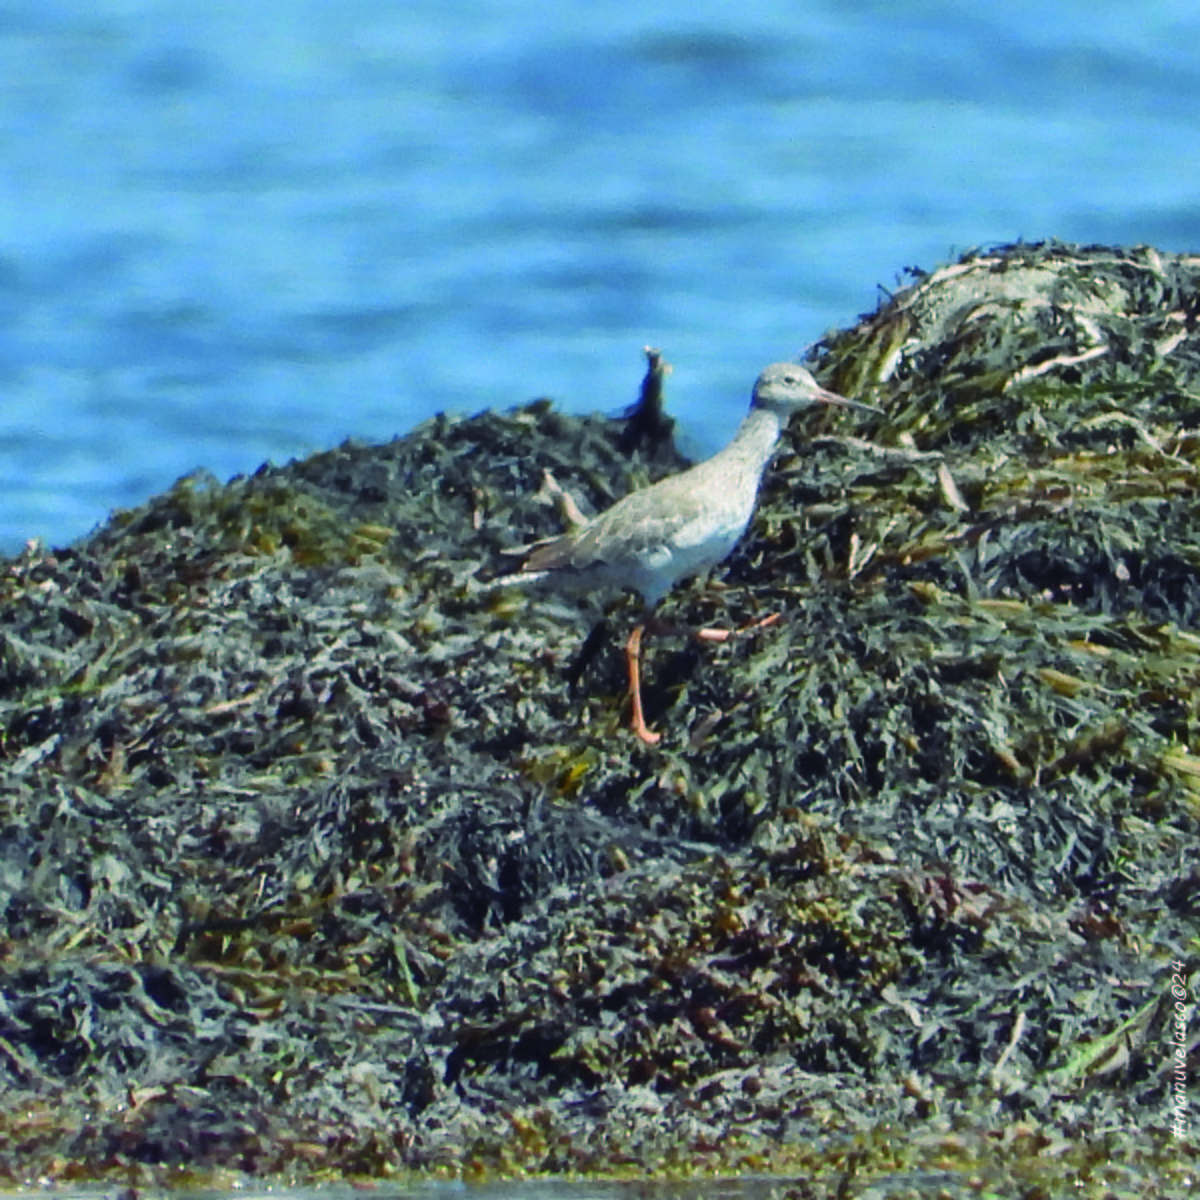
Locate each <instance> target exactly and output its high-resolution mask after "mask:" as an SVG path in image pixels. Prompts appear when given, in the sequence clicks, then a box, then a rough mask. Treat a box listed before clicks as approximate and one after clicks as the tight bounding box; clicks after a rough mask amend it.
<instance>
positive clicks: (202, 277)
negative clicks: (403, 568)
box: [0, 0, 1200, 551]
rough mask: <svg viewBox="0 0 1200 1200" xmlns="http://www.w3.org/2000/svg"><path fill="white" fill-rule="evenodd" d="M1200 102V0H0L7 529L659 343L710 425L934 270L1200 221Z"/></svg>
mask: <svg viewBox="0 0 1200 1200" xmlns="http://www.w3.org/2000/svg"><path fill="white" fill-rule="evenodd" d="M985 9H986V10H990V11H983V10H985ZM451 14H452V15H451ZM1198 96H1200V7H1197V6H1196V5H1195V4H1193V3H1190V0H1143V3H1141V4H1138V5H1101V6H1097V5H1095V4H1094V3H1090V2H1087V3H1085V2H1082V0H1067V2H1064V3H1060V4H1056V5H1046V4H1042V3H1038V4H1034V3H1030V2H1029V0H1012V2H1010V3H1009V4H1007V5H1003V6H999V5H996V6H991V5H989V6H979V5H962V4H959V3H957V2H956V0H911V2H909V3H905V4H894V3H888V4H884V3H861V4H855V5H853V6H851V5H846V4H844V3H841V2H840V0H807V2H805V3H795V2H788V3H785V2H784V0H743V3H741V4H738V5H728V4H724V3H716V2H715V0H691V3H689V4H688V5H685V6H681V5H677V4H672V3H667V2H665V0H639V2H638V3H636V4H634V3H631V2H629V0H612V2H611V3H608V4H604V5H599V4H595V3H579V2H578V0H562V2H560V3H559V4H558V5H554V6H547V5H543V4H538V3H533V2H532V0H506V2H505V3H500V2H499V0H461V2H460V3H458V4H455V5H453V6H447V5H445V4H444V3H442V2H441V0H403V3H401V2H399V0H396V2H392V3H389V2H387V0H276V2H275V3H272V4H269V5H253V4H246V3H244V0H236V2H233V0H159V2H158V3H156V4H153V5H146V4H135V3H130V2H129V0H91V2H90V3H88V4H87V5H79V4H75V3H71V2H70V0H8V2H5V3H0V200H2V203H0V384H2V389H3V390H2V392H0V397H2V407H0V483H2V486H3V501H2V503H0V550H4V551H12V550H15V549H16V548H18V547H19V546H20V544H21V543H22V542H23V541H24V539H26V538H28V537H31V536H38V537H41V538H43V539H45V540H48V541H49V542H51V543H52V544H61V543H64V542H67V541H70V540H73V539H75V538H77V537H80V536H82V535H83V534H85V533H86V532H87V531H88V530H89V529H90V528H92V527H93V526H95V525H96V524H97V523H98V522H100V521H102V520H103V519H104V518H105V517H106V516H107V514H108V513H109V511H110V510H111V509H112V508H114V507H117V506H125V505H132V504H136V503H138V502H139V501H141V500H143V499H145V498H147V497H148V496H150V495H152V494H153V493H155V492H158V491H161V490H162V489H163V488H164V487H166V486H168V485H169V484H170V483H171V482H172V481H173V480H174V479H175V478H176V477H177V476H178V475H180V474H182V473H183V472H185V471H188V470H190V469H192V468H194V467H198V466H204V467H207V468H209V469H210V470H212V471H213V472H214V473H215V474H217V475H218V476H221V477H226V476H228V475H231V474H233V473H236V472H246V471H251V470H253V469H254V468H255V467H257V466H258V464H259V463H260V462H262V461H263V460H265V459H272V460H274V461H277V462H281V461H286V460H287V459H288V458H290V457H293V456H297V455H303V454H306V453H308V452H310V451H313V450H317V449H322V448H325V447H327V446H330V445H333V444H336V443H337V442H339V441H341V440H342V439H343V438H345V437H347V436H353V437H356V438H360V439H366V440H384V439H386V438H389V437H391V436H393V435H394V434H396V433H400V432H403V431H405V430H407V429H409V428H411V427H412V426H413V425H414V424H415V423H417V422H418V421H420V420H421V419H423V418H424V417H426V416H428V415H430V414H432V413H433V412H435V411H438V410H441V409H444V410H448V411H456V412H464V413H465V412H473V411H476V410H478V409H481V408H484V407H489V406H493V407H508V406H510V405H513V404H517V403H520V402H522V401H525V400H528V399H532V398H534V397H536V396H541V395H550V396H553V397H554V398H555V399H556V400H557V401H558V402H559V403H561V404H562V405H563V406H564V407H566V408H568V409H571V410H575V411H583V410H591V409H601V410H615V409H616V408H618V407H620V406H622V405H624V404H626V403H628V402H629V401H631V400H632V399H633V398H634V397H635V395H636V392H637V385H638V382H639V380H640V377H641V373H642V369H643V361H642V358H641V347H642V346H643V345H644V344H646V343H653V344H655V345H658V346H661V347H662V348H663V349H664V350H665V352H666V355H667V358H668V359H669V360H670V361H671V362H673V363H674V364H675V365H676V372H675V374H674V375H673V376H672V377H671V382H670V388H669V398H670V403H671V405H672V408H673V410H674V411H675V413H676V414H677V415H679V416H681V418H682V420H683V424H684V429H685V437H686V439H687V441H685V444H688V445H689V448H690V449H691V450H692V451H693V452H694V453H696V454H707V453H709V452H711V451H712V450H714V449H716V448H717V446H719V445H720V444H721V443H722V442H723V441H724V440H725V439H726V438H727V437H728V436H729V434H730V433H731V432H732V430H733V428H734V427H735V425H736V423H737V421H738V419H739V418H740V417H741V415H742V412H743V411H744V407H745V402H746V399H747V395H748V391H749V386H750V384H751V382H752V381H753V379H754V376H755V375H756V374H757V372H758V370H759V369H760V368H761V367H762V366H763V365H764V364H765V363H767V362H769V361H772V360H774V359H777V358H781V357H788V356H790V355H793V354H795V353H797V352H798V351H800V350H802V349H803V348H804V346H805V345H806V343H808V342H811V341H813V340H815V339H816V338H818V337H820V336H821V335H822V334H823V333H824V332H825V331H826V330H827V329H829V328H832V327H837V326H844V325H847V324H849V323H851V322H853V321H854V319H855V317H856V316H857V315H858V314H859V313H861V312H864V311H867V310H869V309H871V308H873V307H874V305H875V302H876V300H877V297H878V291H877V289H878V287H879V286H884V287H894V286H895V285H896V283H897V282H898V274H899V272H901V270H902V268H904V267H905V266H907V265H920V266H923V267H932V266H934V265H936V264H937V263H938V262H940V261H944V260H945V259H947V258H949V257H951V256H952V255H954V254H956V253H957V252H958V251H961V250H963V249H966V248H968V247H970V246H972V245H976V244H980V243H991V242H996V241H1008V240H1014V239H1017V238H1025V239H1027V240H1037V239H1041V238H1045V237H1059V238H1064V239H1069V240H1078V241H1087V242H1090V241H1097V242H1114V243H1138V242H1145V243H1151V244H1154V245H1157V246H1159V247H1160V248H1163V249H1168V250H1187V249H1194V248H1197V246H1198V244H1200V196H1198V195H1197V184H1196V180H1197V179H1200V169H1198V168H1200V109H1198V108H1197V105H1196V98H1197V97H1198Z"/></svg>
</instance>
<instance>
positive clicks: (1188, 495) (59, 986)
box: [0, 244, 1200, 1195]
mask: <svg viewBox="0 0 1200 1200" xmlns="http://www.w3.org/2000/svg"><path fill="white" fill-rule="evenodd" d="M1198 284H1200V261H1198V260H1194V259H1190V258H1185V257H1170V256H1167V255H1161V254H1157V253H1156V252H1154V251H1152V250H1149V249H1138V250H1130V251H1123V250H1113V249H1109V248H1097V247H1091V248H1078V247H1068V246H1062V245H1057V244H1046V245H1037V246H1015V247H1006V248H1003V249H1000V250H995V251H989V252H984V253H979V254H973V255H970V256H967V258H965V259H964V260H963V261H962V262H960V263H958V264H956V265H954V266H953V267H949V268H945V269H943V270H942V271H939V272H936V273H934V274H932V275H928V276H923V277H921V278H919V279H918V280H917V282H916V283H915V284H914V285H913V286H912V287H910V288H908V289H906V290H905V291H902V292H900V293H899V294H898V295H896V296H894V297H891V298H889V299H888V300H887V301H886V302H885V303H884V304H883V305H882V306H881V308H880V310H879V311H878V312H877V313H875V314H873V315H871V316H869V317H867V318H865V319H864V320H863V321H862V322H861V323H860V324H859V325H858V326H856V327H855V328H854V329H851V330H848V331H846V332H844V333H841V334H838V335H832V336H831V337H830V338H829V339H827V341H826V342H825V343H824V344H823V345H822V346H821V347H820V348H819V352H818V355H817V359H818V363H817V365H818V368H819V370H820V372H821V373H822V376H823V378H824V379H825V380H826V382H827V383H829V384H830V385H831V386H835V387H837V388H838V390H840V391H843V392H846V393H849V394H853V395H855V396H858V397H860V398H861V399H863V400H866V401H869V402H870V403H872V404H875V405H878V406H879V407H880V408H881V409H883V410H884V414H885V415H884V416H881V417H879V418H876V419H871V420H868V421H863V420H862V418H860V417H853V418H851V417H848V416H846V415H845V414H841V415H838V414H823V415H821V416H819V417H818V416H813V417H809V418H806V419H805V421H798V422H797V423H796V424H795V425H794V427H793V429H792V431H791V434H790V436H789V439H788V441H787V443H786V444H785V446H784V448H783V450H782V452H781V454H780V455H779V457H778V458H777V460H776V462H775V464H774V466H773V469H772V471H771V473H770V476H769V479H768V481H767V484H766V487H765V489H764V494H763V498H762V503H761V505H760V509H759V512H758V514H757V516H756V519H755V522H754V525H753V528H752V530H751V532H750V534H748V536H747V537H746V539H744V541H743V543H742V545H741V546H740V547H739V548H738V550H737V551H736V552H735V555H734V557H733V558H732V559H731V560H730V561H729V562H728V563H727V564H726V565H725V567H724V568H723V569H722V571H721V572H720V575H721V579H720V581H719V582H720V586H709V587H705V586H702V585H700V584H697V585H694V586H689V587H687V588H681V589H678V590H677V592H676V593H675V594H674V595H673V596H672V597H670V598H669V599H668V601H667V602H666V604H665V605H664V613H663V615H664V616H665V617H667V618H669V619H673V620H676V621H678V622H680V623H685V622H689V621H694V622H696V623H701V622H705V623H711V622H714V621H725V622H728V623H730V624H731V625H743V624H747V623H750V622H752V621H753V620H754V619H756V618H759V617H762V616H765V615H766V614H769V613H780V614H781V615H782V619H781V620H779V621H778V622H776V623H775V624H774V625H771V626H764V627H760V628H759V629H758V630H757V631H756V632H754V633H752V634H748V635H747V636H744V637H739V638H734V639H732V640H731V641H730V642H728V643H726V644H724V645H721V646H719V647H706V648H704V649H700V648H698V647H696V646H694V645H682V644H681V645H673V644H671V643H669V642H666V641H663V642H652V643H651V647H650V652H649V655H648V672H649V683H648V686H647V689H646V703H647V707H648V709H649V713H650V716H651V718H652V719H653V720H655V721H656V722H657V723H658V725H659V727H660V728H662V729H663V730H664V731H665V733H666V736H665V737H664V739H663V742H662V743H661V745H660V746H658V747H655V748H652V749H651V748H648V747H645V746H642V745H640V744H638V743H635V742H634V741H633V740H631V739H629V738H628V737H627V735H626V734H625V732H624V723H623V716H624V714H623V712H622V707H623V671H622V661H621V657H620V654H619V652H618V651H617V649H616V645H615V643H613V642H605V641H604V640H603V638H602V636H601V635H597V637H596V638H595V639H593V641H592V644H591V645H590V647H589V653H588V655H587V656H586V658H580V657H578V656H577V652H578V650H579V645H580V641H581V639H582V638H583V635H584V633H585V632H586V630H587V628H588V627H589V625H588V622H589V619H590V616H591V615H592V613H591V612H590V610H589V609H588V608H587V606H582V607H581V606H580V605H579V604H578V603H577V602H576V601H575V600H572V599H570V598H555V597H544V596H537V595H531V596H526V595H524V594H518V593H508V592H503V591H499V592H498V591H494V590H487V589H484V588H481V587H480V586H479V582H478V581H479V579H481V578H483V577H485V576H487V575H488V574H489V573H494V572H495V570H496V565H497V562H498V561H499V559H500V557H501V551H502V550H503V549H504V548H505V547H510V546H512V545H514V544H517V543H521V542H528V541H530V540H532V539H533V538H535V537H540V536H549V535H552V534H555V533H557V532H559V529H560V525H559V517H558V516H557V515H556V513H555V511H554V508H553V506H552V505H549V504H547V503H545V501H544V498H539V491H540V488H541V483H542V479H543V476H544V473H545V472H546V471H550V472H552V473H553V475H554V476H555V477H556V478H557V479H558V480H559V482H560V483H562V484H563V485H564V486H565V487H567V488H568V489H569V490H570V491H571V493H572V495H573V496H575V497H577V498H578V499H579V500H580V502H581V504H582V505H584V506H585V507H589V506H590V507H591V508H592V509H593V510H598V509H599V508H601V507H603V506H605V505H606V504H608V503H610V502H611V501H612V500H613V499H615V498H616V497H618V496H620V495H622V494H624V493H625V492H626V491H628V490H629V489H630V488H631V487H633V486H638V485H640V484H642V483H644V482H646V481H647V480H648V479H652V478H656V477H658V476H660V475H661V474H663V473H665V472H667V471H669V470H672V469H675V468H677V467H678V465H679V459H678V457H677V455H676V454H675V452H674V450H673V449H672V448H671V447H670V445H669V443H664V442H659V443H657V444H655V445H654V447H653V449H652V450H651V451H649V452H647V453H645V454H643V453H641V452H636V451H635V452H634V454H633V457H628V456H627V455H626V454H624V453H622V451H621V449H620V447H619V444H618V443H619V439H620V435H621V429H620V427H619V426H616V425H614V423H612V422H607V421H604V420H601V419H599V418H591V419H575V418H568V417H564V416H562V415H561V414H559V413H557V412H555V411H554V409H553V407H552V406H550V405H549V404H548V403H544V402H539V403H538V404H535V405H532V406H529V407H526V408H524V409H518V410H515V411H513V412H510V413H507V414H495V413H485V414H481V415H479V416H477V417H473V418H471V419H468V420H457V419H449V418H444V417H442V418H438V419H437V420H435V421H433V422H431V423H429V424H427V425H426V426H423V427H422V428H420V429H419V430H417V431H416V432H415V433H413V434H412V435H410V436H408V437H406V438H402V439H399V440H397V441H395V442H392V443H389V444H387V445H384V446H360V445H355V444H349V443H348V444H346V445H344V446H342V447H339V448H338V449H337V450H333V451H329V452H327V453H324V454H319V455H316V456H314V457H312V458H309V459H306V460H304V461H302V462H297V463H292V464H289V465H287V466H284V467H264V468H263V469H262V470H260V471H259V472H257V473H256V474H255V475H253V476H251V477H248V478H239V479H235V480H233V481H232V482H230V483H228V484H225V485H221V484H218V483H217V482H216V481H214V480H212V479H210V478H206V477H204V476H195V477H189V478H187V479H184V480H181V481H180V482H179V483H178V484H177V485H176V486H175V487H174V488H173V489H171V491H169V492H168V493H166V494H165V495H163V496H160V497H158V498H156V499H154V500H152V501H150V502H149V503H148V504H146V505H144V506H142V507H141V508H139V509H136V510H132V511H129V512H122V513H118V514H115V515H114V517H113V518H112V519H111V520H110V521H109V522H108V523H107V524H106V525H105V526H104V527H103V528H101V529H99V530H98V531H96V533H94V534H93V535H92V536H91V537H89V538H87V539H84V540H83V541H81V542H79V543H77V544H76V545H74V546H71V547H67V548H65V549H62V550H56V551H53V552H50V551H47V550H46V549H44V548H42V547H40V546H36V545H35V546H31V547H30V548H29V549H28V550H27V551H26V552H25V553H24V554H23V555H21V556H19V557H17V558H15V559H12V560H9V561H7V562H5V563H4V564H3V572H2V574H0V738H2V740H0V913H2V914H3V924H2V925H0V939H2V940H0V947H2V957H0V1078H3V1081H4V1085H3V1088H2V1089H0V1093H2V1094H3V1097H4V1099H3V1101H2V1102H0V1178H3V1179H6V1180H8V1181H10V1182H21V1181H25V1180H28V1179H30V1178H32V1177H33V1176H35V1175H44V1176H47V1177H61V1178H79V1177H93V1176H95V1177H108V1176H114V1175H119V1176H121V1177H125V1176H127V1175H129V1174H130V1173H131V1172H132V1173H133V1174H134V1176H135V1177H137V1178H169V1177H171V1176H169V1175H164V1174H163V1173H164V1172H171V1171H187V1172H196V1171H204V1170H207V1169H234V1170H242V1171H249V1172H253V1173H256V1174H270V1173H285V1174H289V1175H292V1176H296V1177H308V1178H311V1177H317V1176H324V1175H329V1174H338V1173H340V1174H347V1173H359V1174H368V1175H382V1174H387V1173H389V1172H392V1171H395V1170H398V1169H402V1168H408V1169H416V1170H443V1171H450V1172H455V1173H463V1174H466V1175H468V1176H470V1175H473V1174H479V1173H480V1172H488V1171H502V1172H506V1171H513V1170H522V1171H533V1172H540V1171H559V1172H561V1171H622V1170H623V1171H634V1172H676V1171H686V1172H695V1171H703V1170H715V1169H723V1170H768V1169H770V1170H775V1171H780V1172H785V1173H786V1172H788V1171H794V1172H795V1173H797V1174H799V1173H801V1172H803V1173H805V1174H807V1175H809V1176H812V1177H814V1178H815V1179H817V1180H827V1181H828V1194H836V1193H837V1192H838V1190H839V1189H842V1194H845V1189H846V1188H848V1187H849V1186H850V1185H849V1182H848V1181H849V1180H851V1179H852V1178H853V1179H856V1180H859V1181H861V1180H863V1179H866V1178H868V1177H870V1176H872V1175H873V1174H878V1173H881V1172H887V1171H900V1172H905V1171H912V1172H919V1171H924V1170H929V1169H931V1164H936V1163H941V1164H942V1166H943V1167H944V1168H945V1169H946V1170H948V1171H950V1172H952V1173H953V1172H961V1173H963V1175H964V1176H965V1175H967V1174H971V1173H973V1174H974V1175H975V1176H977V1177H979V1178H987V1179H1006V1180H1007V1179H1020V1180H1023V1181H1024V1182H1025V1183H1026V1184H1027V1185H1028V1186H1030V1187H1034V1186H1049V1183H1053V1182H1055V1181H1062V1180H1064V1179H1067V1178H1068V1175H1067V1172H1068V1171H1069V1172H1074V1174H1071V1175H1070V1176H1069V1177H1070V1179H1071V1181H1072V1186H1073V1187H1074V1188H1075V1190H1076V1192H1077V1194H1081V1195H1087V1194H1096V1195H1101V1194H1103V1191H1102V1190H1100V1189H1103V1188H1105V1187H1108V1186H1109V1183H1110V1181H1111V1174H1106V1173H1105V1170H1104V1169H1103V1168H1104V1164H1105V1163H1106V1162H1108V1161H1109V1160H1111V1159H1112V1158H1113V1156H1114V1155H1115V1154H1117V1153H1120V1154H1123V1155H1124V1156H1125V1158H1126V1160H1127V1162H1128V1164H1129V1166H1128V1170H1129V1171H1130V1172H1132V1173H1133V1175H1134V1176H1137V1175H1138V1173H1139V1172H1158V1173H1159V1174H1161V1175H1162V1176H1163V1177H1164V1178H1165V1177H1167V1176H1169V1175H1170V1174H1171V1172H1172V1171H1175V1170H1176V1169H1182V1168H1181V1167H1180V1161H1181V1160H1180V1159H1179V1158H1178V1155H1177V1154H1176V1153H1175V1151H1173V1150H1172V1143H1171V1141H1170V1136H1169V1135H1170V1126H1169V1117H1170V1115H1169V1107H1168V1105H1167V1104H1166V1102H1165V1101H1164V1099H1163V1097H1164V1094H1165V1077H1166V1072H1167V1070H1168V1068H1169V1058H1168V1055H1167V1051H1166V1033H1165V1022H1166V1020H1167V1017H1166V1016H1165V1015H1164V1010H1163V1002H1162V997H1163V996H1164V995H1165V993H1166V990H1167V980H1168V978H1169V976H1170V975H1171V971H1170V970H1169V969H1168V968H1167V966H1166V964H1167V963H1168V962H1169V961H1173V960H1177V961H1184V962H1185V963H1186V964H1187V969H1188V972H1189V973H1190V974H1189V978H1194V977H1195V970H1196V967H1197V965H1198V964H1200V957H1198V954H1197V947H1196V943H1195V934H1196V903H1197V900H1196V897H1197V886H1196V884H1197V880H1196V875H1195V869H1194V867H1192V866H1191V865H1190V864H1191V863H1192V862H1194V861H1195V860H1196V858H1197V853H1196V852H1197V833H1198V820H1197V818H1198V817H1200V759H1197V758H1196V757H1195V756H1194V754H1193V751H1194V750H1195V747H1196V743H1197V719H1198V712H1197V703H1198V702H1197V695H1198V692H1197V680H1198V678H1200V635H1198V634H1197V631H1196V622H1197V611H1198V606H1200V552H1198V551H1197V549H1196V544H1195V530H1196V529H1197V528H1198V527H1200V521H1198V516H1200V514H1198V512H1197V504H1198V502H1197V496H1198V488H1197V481H1198V478H1200V474H1198V472H1200V436H1198V434H1197V432H1196V430H1197V426H1198V425H1200V390H1197V384H1196V379H1195V377H1196V374H1197V371H1198V369H1200V334H1197V332H1196V328H1195V324H1196V307H1197V306H1196V301H1195V297H1196V295H1197V294H1200V292H1198V287H1197V285H1198ZM654 365H655V364H654V363H653V362H652V363H651V367H652V369H653V367H654ZM661 385H662V376H661V374H660V375H659V377H658V379H657V386H658V387H659V388H661ZM632 614H633V609H632V607H631V606H626V605H623V604H621V603H617V604H615V605H613V606H611V611H610V613H609V622H608V623H609V625H610V626H611V627H612V628H614V629H617V628H619V627H620V626H621V624H622V622H623V621H626V620H628V619H631V618H632ZM1192 1036H1193V1037H1194V1034H1193V1035H1192ZM898 1131H902V1132H903V1137H898V1136H897V1132H898ZM1117 1146H1120V1147H1121V1149H1120V1151H1118V1150H1117V1149H1116V1147H1117ZM1114 1169H1115V1168H1114ZM138 1171H141V1172H144V1173H151V1174H143V1175H141V1176H138V1175H137V1172H138ZM155 1172H157V1174H153V1173H155ZM1093 1183H1094V1184H1095V1188H1096V1189H1097V1190H1094V1191H1087V1190H1082V1191H1081V1190H1080V1188H1085V1189H1086V1188H1090V1187H1092V1185H1093ZM814 1186H816V1185H815V1184H814ZM814 1194H817V1193H814ZM820 1194H826V1193H820Z"/></svg>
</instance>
